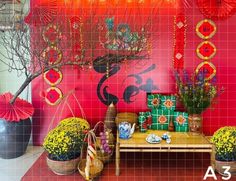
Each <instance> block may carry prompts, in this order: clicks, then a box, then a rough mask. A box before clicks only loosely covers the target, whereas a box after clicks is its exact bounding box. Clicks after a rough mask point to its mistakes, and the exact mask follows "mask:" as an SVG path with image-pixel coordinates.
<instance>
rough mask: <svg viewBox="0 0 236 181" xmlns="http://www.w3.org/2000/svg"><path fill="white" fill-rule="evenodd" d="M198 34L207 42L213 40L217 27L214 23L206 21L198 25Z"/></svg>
mask: <svg viewBox="0 0 236 181" xmlns="http://www.w3.org/2000/svg"><path fill="white" fill-rule="evenodd" d="M196 33H197V35H198V36H199V37H200V38H202V39H205V40H206V39H209V38H212V37H213V36H214V35H215V33H216V25H215V23H214V22H213V21H211V20H208V19H204V20H202V21H200V22H199V23H198V24H197V26H196Z"/></svg>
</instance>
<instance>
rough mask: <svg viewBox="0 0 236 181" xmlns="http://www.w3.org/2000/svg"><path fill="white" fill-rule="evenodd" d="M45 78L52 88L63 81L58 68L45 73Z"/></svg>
mask: <svg viewBox="0 0 236 181" xmlns="http://www.w3.org/2000/svg"><path fill="white" fill-rule="evenodd" d="M43 77H44V80H45V81H46V82H47V83H48V84H49V85H51V86H55V85H57V84H59V83H60V82H61V81H62V73H61V71H59V70H58V69H56V68H54V69H50V70H49V71H47V72H45V73H44V75H43Z"/></svg>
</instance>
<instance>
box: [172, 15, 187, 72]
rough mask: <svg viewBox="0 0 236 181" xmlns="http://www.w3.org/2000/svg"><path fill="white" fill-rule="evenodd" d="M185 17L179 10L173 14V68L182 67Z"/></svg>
mask: <svg viewBox="0 0 236 181" xmlns="http://www.w3.org/2000/svg"><path fill="white" fill-rule="evenodd" d="M186 26H187V25H186V17H185V15H184V13H183V11H181V12H180V13H178V14H177V15H176V16H174V57H173V61H174V62H173V63H174V68H175V69H183V68H184V48H185V42H186Z"/></svg>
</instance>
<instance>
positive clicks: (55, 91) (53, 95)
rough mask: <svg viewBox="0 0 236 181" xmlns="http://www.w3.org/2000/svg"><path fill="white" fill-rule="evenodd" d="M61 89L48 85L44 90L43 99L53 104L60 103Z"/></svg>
mask: <svg viewBox="0 0 236 181" xmlns="http://www.w3.org/2000/svg"><path fill="white" fill-rule="evenodd" d="M62 97H63V94H62V91H61V90H60V89H59V88H57V87H50V88H48V89H47V91H46V95H45V101H46V103H47V104H49V105H51V106H54V105H57V104H59V103H60V101H61V100H62Z"/></svg>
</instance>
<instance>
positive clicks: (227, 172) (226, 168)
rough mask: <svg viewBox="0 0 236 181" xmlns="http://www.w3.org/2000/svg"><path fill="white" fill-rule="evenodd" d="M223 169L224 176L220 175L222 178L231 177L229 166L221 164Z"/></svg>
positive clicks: (227, 178)
mask: <svg viewBox="0 0 236 181" xmlns="http://www.w3.org/2000/svg"><path fill="white" fill-rule="evenodd" d="M222 168H223V169H225V171H224V177H222V179H223V180H229V179H230V178H231V173H230V172H229V170H230V166H223V167H222Z"/></svg>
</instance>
